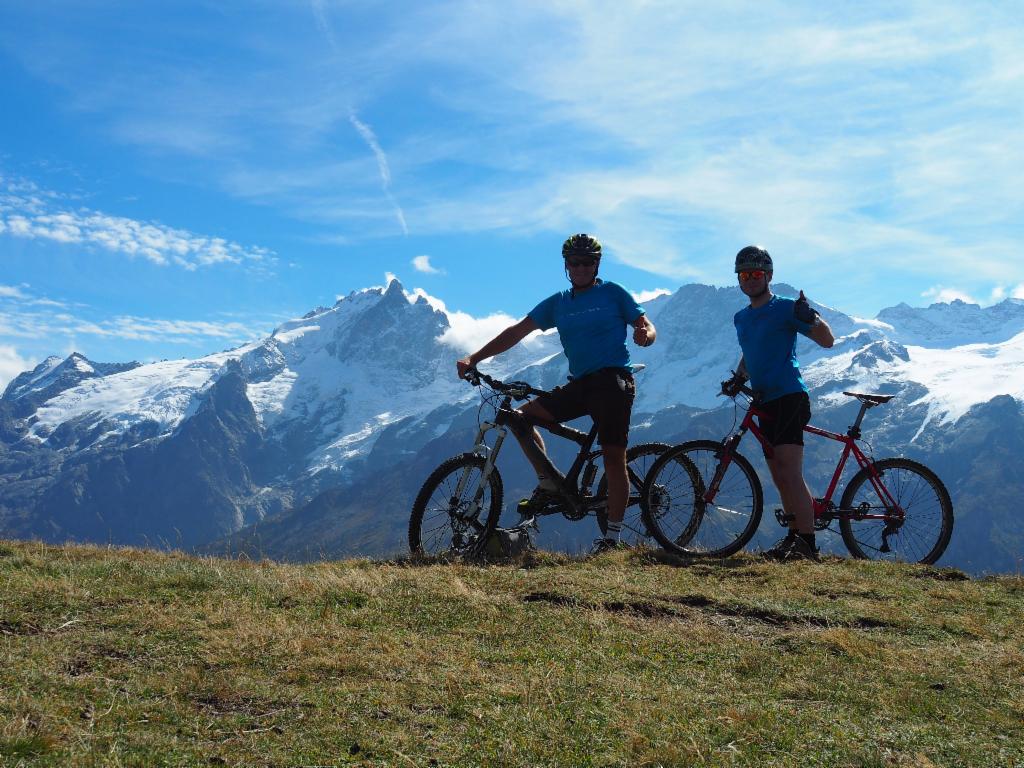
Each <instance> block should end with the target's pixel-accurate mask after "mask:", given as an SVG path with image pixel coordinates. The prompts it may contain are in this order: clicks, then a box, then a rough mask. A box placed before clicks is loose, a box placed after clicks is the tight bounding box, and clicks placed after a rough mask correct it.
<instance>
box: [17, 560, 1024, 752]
mask: <svg viewBox="0 0 1024 768" xmlns="http://www.w3.org/2000/svg"><path fill="white" fill-rule="evenodd" d="M520 566H522V567H520ZM0 595H2V596H3V598H2V600H3V602H2V606H0V765H69V764H75V765H140V766H141V765H157V764H159V765H189V766H192V765H242V764H244V765H268V766H269V765H275V766H277V765H388V766H390V765H422V766H429V765H467V766H469V765H531V766H532V765H573V766H577V765H582V766H586V765H594V766H598V765H601V766H605V765H651V766H653V765H750V766H764V765H794V766H795V765H802V766H803V765H823V766H831V765H835V766H930V765H940V766H953V765H963V766H995V765H1006V766H1012V765H1024V747H1022V746H1021V745H1022V744H1024V703H1022V702H1024V640H1022V636H1021V633H1020V623H1021V618H1022V617H1024V586H1022V583H1021V579H1019V578H1001V579H988V580H965V579H961V578H959V576H958V575H957V574H956V573H951V572H946V571H937V570H935V569H928V568H921V567H911V566H892V565H885V564H869V563H857V562H849V561H842V560H829V561H827V562H825V563H822V564H812V563H806V564H803V563H802V564H795V565H788V566H780V565H774V564H767V563H762V562H759V561H756V560H754V559H752V558H737V559H733V560H730V561H727V562H724V563H692V564H686V563H680V562H678V561H674V560H672V559H671V558H666V557H661V556H658V555H656V554H655V553H632V554H626V553H614V554H609V555H605V556H602V557H600V558H596V559H593V560H578V559H572V558H567V557H564V556H544V555H540V556H533V557H531V558H529V559H528V560H526V561H524V562H522V563H520V564H519V565H510V566H493V567H488V568H477V567H471V566H466V565H459V564H454V565H453V564H418V565H414V564H409V563H372V562H367V561H347V562H342V563H323V564H318V565H311V566H291V565H280V564H274V563H265V562H259V563H255V562H248V561H227V560H216V559H196V558H191V557H186V556H183V555H178V554H167V553H157V552H148V551H139V550H112V549H99V548H91V547H47V546H43V545H40V544H37V543H29V544H15V543H0Z"/></svg>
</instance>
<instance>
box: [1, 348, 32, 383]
mask: <svg viewBox="0 0 1024 768" xmlns="http://www.w3.org/2000/svg"><path fill="white" fill-rule="evenodd" d="M35 365H36V363H35V362H33V361H32V360H29V359H27V358H24V357H22V356H21V355H19V354H18V350H16V349H15V348H14V347H12V346H10V345H7V344H0V390H3V388H4V387H6V386H7V384H8V383H9V382H10V381H11V379H13V378H14V377H15V376H17V375H18V374H19V373H21V372H22V371H28V370H31V369H32V368H33V367H35Z"/></svg>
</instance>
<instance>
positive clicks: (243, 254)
mask: <svg viewBox="0 0 1024 768" xmlns="http://www.w3.org/2000/svg"><path fill="white" fill-rule="evenodd" d="M22 186H23V185H19V184H18V183H17V182H13V181H12V180H10V179H5V178H3V177H0V189H3V190H4V192H5V194H4V195H3V196H2V198H0V222H3V223H4V224H5V228H4V229H6V234H10V235H13V236H15V237H20V238H27V239H45V240H52V241H55V242H59V243H65V244H84V245H95V246H99V247H101V248H105V249H107V250H109V251H113V252H116V253H124V254H126V255H128V256H130V257H140V258H144V259H146V260H148V261H151V262H153V263H154V264H160V265H166V264H175V265H177V266H180V267H183V268H184V269H187V270H194V269H197V268H199V267H206V266H210V265H212V264H221V263H230V264H242V263H246V264H250V265H261V266H266V265H270V264H272V263H273V262H274V260H275V257H274V254H273V252H272V251H269V250H267V249H266V248H259V247H252V248H247V247H245V246H242V245H239V244H238V243H234V242H231V241H229V240H225V239H224V238H221V237H211V236H205V235H198V234H195V233H193V232H189V231H187V230H183V229H176V228H174V227H169V226H166V225H164V224H160V223H156V222H141V221H136V220H134V219H128V218H125V217H123V216H111V215H108V214H104V213H101V212H98V211H91V210H89V209H86V208H80V209H78V210H74V211H68V210H56V209H55V208H56V205H59V198H58V196H57V195H40V194H38V193H33V194H31V195H25V194H23V193H20V192H19V191H18V190H19V189H20V188H21V187H22ZM5 216H6V220H5V218H4V217H5ZM4 229H0V232H3V231H4Z"/></svg>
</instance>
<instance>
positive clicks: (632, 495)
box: [597, 443, 671, 546]
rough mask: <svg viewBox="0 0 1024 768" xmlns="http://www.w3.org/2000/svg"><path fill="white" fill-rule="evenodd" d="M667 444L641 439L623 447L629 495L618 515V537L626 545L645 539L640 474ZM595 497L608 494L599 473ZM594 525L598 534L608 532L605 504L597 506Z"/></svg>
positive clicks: (606, 484)
mask: <svg viewBox="0 0 1024 768" xmlns="http://www.w3.org/2000/svg"><path fill="white" fill-rule="evenodd" d="M670 447H671V446H669V445H668V444H667V443H641V444H640V445H634V446H633V447H632V448H630V449H629V450H627V451H626V467H627V471H628V473H629V499H628V500H627V501H626V514H625V516H624V517H623V518H622V535H621V540H622V541H624V542H625V543H626V544H629V545H630V546H636V545H638V544H645V543H648V542H649V541H650V539H651V533H650V532H649V531H648V530H647V526H646V525H645V524H644V521H643V511H642V509H641V507H640V496H641V494H642V493H643V487H644V478H646V477H647V473H648V471H650V468H651V467H652V466H653V465H654V462H655V460H656V459H657V458H658V457H659V456H661V454H663V453H664V452H665V451H667V450H668V449H669V448H670ZM597 496H598V498H600V497H602V496H604V497H605V498H607V496H608V478H607V477H605V475H604V474H603V473H602V474H601V479H600V480H599V481H598V483H597ZM597 525H598V527H599V528H600V529H601V535H602V536H604V535H605V534H607V533H608V507H601V508H600V509H598V510H597Z"/></svg>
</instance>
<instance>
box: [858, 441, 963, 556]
mask: <svg viewBox="0 0 1024 768" xmlns="http://www.w3.org/2000/svg"><path fill="white" fill-rule="evenodd" d="M874 467H875V471H876V472H877V473H878V475H879V479H880V482H881V484H882V485H883V486H884V487H885V488H886V489H887V490H888V491H889V494H890V495H891V496H892V500H893V501H895V502H896V503H897V504H898V505H899V506H900V507H901V508H902V509H903V515H902V516H899V515H898V514H892V513H893V512H894V510H892V509H891V507H890V506H889V500H888V499H883V498H882V497H881V496H880V495H879V493H878V491H876V489H875V486H874V484H873V483H872V482H871V477H872V473H871V472H870V470H869V469H862V470H861V471H860V472H858V473H857V474H856V475H854V476H853V478H852V479H851V480H850V484H849V485H848V486H847V487H846V492H845V493H843V499H842V501H841V502H840V503H839V507H840V519H839V530H840V532H841V533H842V534H843V542H844V543H845V544H846V548H847V549H848V550H850V554H851V555H853V556H854V557H856V558H860V559H866V560H893V561H899V562H905V563H914V562H916V563H925V564H931V563H934V562H935V561H936V560H938V559H939V558H940V557H941V556H942V553H943V552H945V551H946V546H947V545H948V544H949V538H950V536H952V535H953V502H952V501H951V500H950V498H949V492H948V491H947V490H946V486H944V485H943V484H942V481H941V480H939V478H938V476H937V475H936V474H935V473H934V472H932V471H931V470H930V469H928V468H927V467H926V466H924V465H923V464H918V463H917V462H916V461H911V460H910V459H883V460H882V461H876V462H875V463H874ZM864 515H878V516H885V517H884V519H883V518H881V517H874V518H869V519H864Z"/></svg>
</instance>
